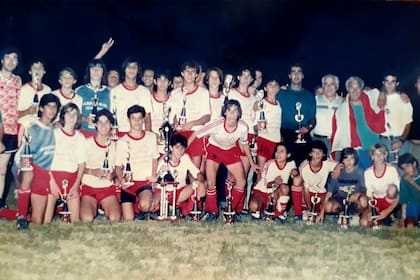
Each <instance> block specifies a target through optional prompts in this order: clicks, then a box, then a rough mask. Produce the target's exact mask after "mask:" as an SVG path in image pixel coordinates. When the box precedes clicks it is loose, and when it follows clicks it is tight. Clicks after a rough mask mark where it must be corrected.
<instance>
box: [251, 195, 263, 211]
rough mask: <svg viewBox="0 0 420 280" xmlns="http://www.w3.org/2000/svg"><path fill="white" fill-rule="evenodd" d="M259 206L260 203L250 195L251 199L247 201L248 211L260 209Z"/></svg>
mask: <svg viewBox="0 0 420 280" xmlns="http://www.w3.org/2000/svg"><path fill="white" fill-rule="evenodd" d="M259 208H260V204H259V203H258V201H257V200H256V199H255V198H254V197H251V200H250V201H249V211H250V212H257V211H259V210H260V209H259Z"/></svg>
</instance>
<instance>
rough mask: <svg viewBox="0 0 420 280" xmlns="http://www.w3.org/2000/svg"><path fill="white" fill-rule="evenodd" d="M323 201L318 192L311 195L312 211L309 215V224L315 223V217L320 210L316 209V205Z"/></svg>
mask: <svg viewBox="0 0 420 280" xmlns="http://www.w3.org/2000/svg"><path fill="white" fill-rule="evenodd" d="M320 202H321V198H320V197H319V196H318V192H316V193H315V196H312V197H311V203H312V206H311V212H309V215H308V222H307V223H308V225H312V224H315V219H316V217H317V216H318V212H317V211H316V206H317V204H318V203H320Z"/></svg>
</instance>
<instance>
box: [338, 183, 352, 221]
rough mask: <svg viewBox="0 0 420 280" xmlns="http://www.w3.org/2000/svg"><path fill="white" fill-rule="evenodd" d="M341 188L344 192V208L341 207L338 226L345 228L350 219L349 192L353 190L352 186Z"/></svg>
mask: <svg viewBox="0 0 420 280" xmlns="http://www.w3.org/2000/svg"><path fill="white" fill-rule="evenodd" d="M341 190H342V191H343V192H345V193H346V198H345V199H343V205H344V209H343V214H341V215H340V227H341V228H342V229H347V228H348V227H349V224H350V219H351V216H350V213H349V207H350V194H351V193H352V192H353V190H354V186H345V187H342V189H341Z"/></svg>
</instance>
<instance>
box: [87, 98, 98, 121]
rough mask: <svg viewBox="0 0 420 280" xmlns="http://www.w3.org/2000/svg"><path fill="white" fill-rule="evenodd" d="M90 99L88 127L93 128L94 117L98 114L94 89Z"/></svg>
mask: <svg viewBox="0 0 420 280" xmlns="http://www.w3.org/2000/svg"><path fill="white" fill-rule="evenodd" d="M92 101H93V102H92V111H91V112H90V114H89V124H88V127H89V128H91V129H95V118H96V115H97V114H98V104H99V99H98V95H97V94H96V91H95V94H94V95H93V98H92Z"/></svg>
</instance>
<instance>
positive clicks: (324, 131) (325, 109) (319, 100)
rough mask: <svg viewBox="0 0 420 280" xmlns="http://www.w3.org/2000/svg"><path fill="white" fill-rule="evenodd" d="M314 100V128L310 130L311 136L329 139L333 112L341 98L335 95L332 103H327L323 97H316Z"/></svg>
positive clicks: (341, 101)
mask: <svg viewBox="0 0 420 280" xmlns="http://www.w3.org/2000/svg"><path fill="white" fill-rule="evenodd" d="M315 99H316V126H315V127H314V129H313V130H312V132H311V133H312V134H317V135H320V136H325V137H328V138H330V137H331V134H332V123H333V121H332V119H333V116H334V112H335V111H336V110H337V109H338V107H339V106H340V104H341V103H343V98H342V97H341V96H339V95H336V97H335V99H334V100H333V101H329V100H328V99H327V98H325V96H324V95H318V96H316V97H315Z"/></svg>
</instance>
